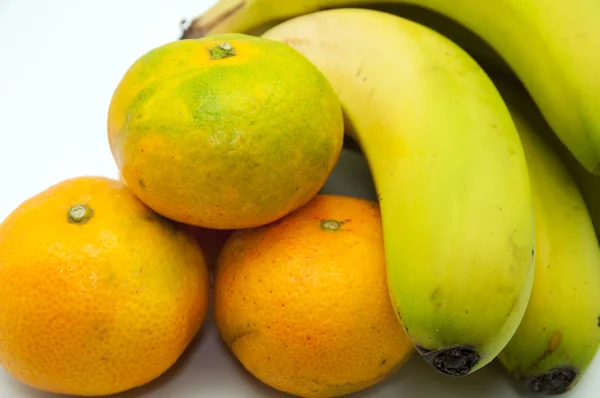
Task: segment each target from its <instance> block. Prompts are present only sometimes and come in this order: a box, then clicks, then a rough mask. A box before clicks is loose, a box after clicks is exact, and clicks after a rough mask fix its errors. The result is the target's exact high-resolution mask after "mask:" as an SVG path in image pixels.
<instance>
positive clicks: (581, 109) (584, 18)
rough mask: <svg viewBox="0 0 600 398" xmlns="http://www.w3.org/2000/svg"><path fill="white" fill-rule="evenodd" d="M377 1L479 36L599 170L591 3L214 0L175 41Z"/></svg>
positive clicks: (598, 88)
mask: <svg viewBox="0 0 600 398" xmlns="http://www.w3.org/2000/svg"><path fill="white" fill-rule="evenodd" d="M383 3H404V4H413V5H418V6H422V7H425V8H428V9H430V10H433V11H435V12H438V13H440V14H442V15H445V16H447V17H449V18H451V19H453V20H455V21H457V22H459V23H460V24H462V25H464V26H465V27H467V28H468V29H470V30H471V31H473V32H474V33H475V34H477V35H478V36H480V37H481V38H482V39H483V40H484V41H486V42H487V43H488V44H490V45H491V47H492V48H493V49H495V50H496V51H497V52H498V54H500V56H502V58H503V59H504V60H505V61H506V63H507V64H508V65H509V66H510V67H511V68H512V70H513V71H514V72H515V74H516V75H517V76H518V77H519V79H520V80H521V81H522V82H523V84H524V85H525V87H526V88H527V90H528V91H529V92H530V93H531V95H532V97H533V98H534V100H535V102H536V104H537V105H538V107H539V108H540V109H541V112H542V114H543V115H544V117H545V118H546V119H547V120H548V121H549V123H550V125H551V126H552V128H553V130H554V131H555V132H556V134H557V135H558V137H560V139H561V141H562V142H563V143H564V144H565V146H566V147H567V148H569V150H570V151H571V152H572V153H573V154H574V156H575V158H576V159H577V160H578V161H579V162H580V163H581V164H582V165H583V166H584V167H585V168H586V169H587V170H588V171H589V172H591V173H593V174H595V175H600V79H597V76H596V75H597V72H598V70H600V51H598V49H599V48H600V23H598V15H600V1H598V0H571V1H564V0H544V1H539V0H494V1H481V0H453V1H448V0H287V1H282V0H220V1H219V2H218V3H217V4H215V5H214V6H213V7H212V8H210V9H209V10H208V11H207V12H206V13H205V14H203V15H201V16H200V17H197V18H195V19H194V20H193V21H192V23H191V24H190V26H189V28H188V29H186V31H185V32H184V34H183V36H182V38H193V37H199V36H203V35H207V34H214V33H222V32H240V33H245V32H250V31H252V30H256V29H259V30H260V28H261V26H262V25H264V24H266V23H271V24H272V23H276V22H278V21H282V20H285V19H289V18H292V17H295V16H299V15H302V14H307V13H311V12H315V11H318V10H321V9H326V8H336V7H359V6H368V5H373V4H383Z"/></svg>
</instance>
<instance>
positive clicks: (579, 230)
mask: <svg viewBox="0 0 600 398" xmlns="http://www.w3.org/2000/svg"><path fill="white" fill-rule="evenodd" d="M371 3H372V4H371ZM383 3H389V4H388V5H385V4H384V5H383V6H381V4H383ZM400 3H403V4H404V5H403V6H401V7H397V5H398V4H400ZM375 4H377V6H375ZM406 4H410V5H411V7H412V8H411V7H407V6H406ZM359 6H360V7H361V8H351V7H359ZM414 6H420V7H423V8H416V7H414ZM424 10H425V11H424ZM598 15H600V2H598V1H597V0H573V1H570V2H568V4H567V3H565V2H564V1H562V0H545V1H543V2H542V1H536V0H496V1H493V2H492V1H489V2H488V1H478V0H455V1H447V0H396V1H392V0H388V1H381V0H378V1H370V0H362V1H354V0H312V1H308V0H307V1H301V0H290V1H280V0H246V1H242V0H221V1H220V2H218V3H217V4H216V5H215V6H214V7H213V8H211V9H209V10H208V11H207V12H206V13H205V14H204V15H202V16H200V17H198V18H196V19H195V20H194V21H193V22H192V23H191V25H190V26H189V28H187V30H186V31H185V33H184V35H183V36H182V39H191V38H195V37H201V36H205V35H211V34H215V33H224V32H237V33H247V34H256V35H262V36H263V37H265V38H268V39H272V40H278V41H282V42H284V43H287V44H288V45H290V46H291V47H293V48H295V49H296V50H298V51H299V52H300V53H302V54H303V55H304V56H306V57H307V58H308V59H309V60H310V61H311V62H313V63H314V64H315V65H316V66H317V67H318V68H319V69H320V70H321V71H322V72H323V73H324V74H325V76H326V77H327V78H328V79H329V81H330V82H331V84H332V85H333V87H334V88H335V90H336V92H337V94H338V96H339V98H340V100H341V103H342V105H343V109H344V113H345V116H346V119H345V123H346V131H347V134H348V136H349V137H351V138H353V139H354V140H355V141H356V143H357V144H358V146H359V148H360V150H361V151H362V153H363V154H364V156H365V158H366V160H367V162H368V164H369V168H370V170H371V174H372V176H373V182H374V185H375V188H376V190H377V194H378V199H379V203H380V208H381V215H382V222H383V231H384V243H385V250H386V260H387V274H388V286H389V293H390V298H391V301H392V303H393V305H394V308H395V310H396V312H397V315H398V319H399V322H401V323H402V325H403V326H404V328H405V329H406V331H407V334H408V335H409V336H410V338H411V340H412V342H413V343H414V345H415V348H416V350H417V352H419V353H420V354H421V357H422V358H423V359H424V360H425V361H426V362H427V363H428V364H430V365H431V367H432V368H433V369H435V370H437V371H438V372H439V373H442V374H444V375H447V376H451V377H463V376H468V375H470V374H472V373H473V372H475V371H477V370H478V369H481V368H482V367H484V366H486V365H487V364H489V363H490V362H491V361H493V360H494V359H497V360H498V361H499V362H500V363H501V364H502V365H503V366H504V367H505V368H506V369H507V371H508V372H510V373H511V374H513V375H514V377H516V378H517V379H518V380H520V381H521V382H522V383H523V385H524V386H525V387H526V389H528V390H529V391H532V392H538V393H546V394H561V393H564V392H566V391H569V390H571V389H572V388H573V387H574V386H575V385H576V384H577V383H578V381H579V380H580V379H581V378H582V376H583V375H584V374H585V372H586V370H587V369H588V367H589V365H590V364H591V362H592V360H593V359H594V357H595V355H596V352H597V351H598V348H599V346H600V247H599V246H598V239H597V237H598V235H597V233H596V230H595V229H594V225H595V227H596V228H597V229H598V230H600V202H599V201H597V200H596V198H598V199H600V181H599V180H598V179H599V178H600V79H596V77H595V74H594V72H596V71H600V53H599V52H598V51H591V49H592V48H594V49H600V24H598V23H597V20H596V19H595V16H598ZM593 221H594V222H595V223H594V222H593Z"/></svg>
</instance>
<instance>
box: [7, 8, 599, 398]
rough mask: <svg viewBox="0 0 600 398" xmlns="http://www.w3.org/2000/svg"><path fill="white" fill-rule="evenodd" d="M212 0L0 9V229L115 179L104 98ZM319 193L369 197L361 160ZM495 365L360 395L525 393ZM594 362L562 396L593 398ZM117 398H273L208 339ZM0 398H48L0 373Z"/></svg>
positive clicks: (415, 368) (417, 373) (347, 161)
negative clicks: (103, 179)
mask: <svg viewBox="0 0 600 398" xmlns="http://www.w3.org/2000/svg"><path fill="white" fill-rule="evenodd" d="M212 3H213V1H207V0H205V1H203V0H160V1H159V0H152V1H149V0H145V1H142V0H122V1H116V0H111V1H96V2H92V1H81V0H80V1H75V0H71V1H67V0H56V1H52V2H51V1H43V0H38V1H33V0H0V220H2V219H4V218H5V217H6V216H7V215H8V214H9V213H10V211H12V210H13V209H14V208H15V207H16V206H18V205H19V204H20V203H21V202H22V201H23V200H25V199H27V198H28V197H30V196H32V195H35V194H36V193H38V192H40V191H41V190H44V189H46V188H47V187H49V186H50V185H52V184H55V183H57V182H59V181H61V180H63V179H65V178H69V177H75V176H80V175H103V176H108V177H115V178H116V177H117V175H118V174H117V170H116V167H115V165H114V162H113V159H112V157H111V155H110V151H109V147H108V141H107V138H106V112H107V109H108V104H109V101H110V97H111V95H112V92H113V90H114V88H115V87H116V85H117V84H118V82H119V80H120V79H121V77H122V75H123V73H124V72H125V70H126V69H127V68H128V67H129V66H130V65H131V63H133V62H134V61H135V59H136V58H137V57H139V56H140V55H142V54H143V53H145V52H146V51H148V50H150V49H151V48H153V47H156V46H159V45H161V44H164V43H166V42H169V41H172V40H176V39H178V38H179V36H180V34H181V31H180V26H179V22H180V21H181V20H182V19H183V18H192V17H194V16H196V15H198V14H200V13H202V12H203V11H204V10H206V9H207V8H208V7H209V6H210V5H211V4H212ZM324 192H336V193H341V194H348V195H354V196H363V197H369V198H372V199H374V195H373V190H372V185H371V181H370V176H369V172H368V169H367V166H366V164H365V163H364V160H363V159H362V158H361V157H359V156H358V155H356V154H353V153H348V152H346V153H345V154H344V155H343V157H342V159H341V161H340V163H339V164H338V167H337V168H336V170H335V171H334V173H333V175H332V177H331V178H330V180H329V181H328V183H327V185H326V187H325V188H324ZM522 391H523V390H522V389H521V388H520V386H518V385H516V384H515V383H514V382H513V381H512V380H511V379H510V378H509V377H507V376H506V374H505V372H504V371H503V369H502V368H501V367H500V365H499V364H498V363H496V362H494V363H492V364H491V365H488V366H487V367H485V368H484V369H482V370H480V371H478V372H476V373H475V374H473V375H471V376H469V377H467V378H463V379H458V380H453V379H450V378H447V377H445V376H441V375H438V374H437V373H435V372H434V371H433V370H431V369H429V368H428V367H427V366H425V365H424V363H423V361H422V360H421V358H419V357H416V356H415V357H413V358H412V359H411V360H410V361H409V363H408V364H407V365H406V366H405V367H404V368H403V369H401V370H400V371H399V372H398V373H396V374H395V375H394V376H393V377H391V378H389V379H388V380H386V381H385V382H383V383H380V384H379V385H377V386H375V387H373V388H370V389H368V390H365V391H362V392H359V393H358V394H356V395H355V396H360V397H394V398H396V397H411V398H413V397H444V398H454V397H455V398H459V397H460V398H471V397H472V398H475V397H477V398H479V397H489V398H496V397H497V398H510V397H520V396H523V397H525V396H528V395H525V394H523V393H522ZM599 391H600V356H599V357H597V358H596V361H595V362H594V364H593V366H592V368H591V369H590V370H589V373H588V374H587V376H586V377H585V378H584V380H583V381H582V382H581V383H580V384H579V386H578V388H577V389H576V390H575V391H574V392H572V393H570V394H567V395H565V397H567V396H568V397H580V398H594V397H600V393H599ZM119 396H120V397H121V398H125V397H178V398H179V397H181V398H185V397H279V396H283V395H281V394H279V393H277V392H275V391H274V390H272V389H270V388H268V387H266V386H264V385H262V384H261V383H259V382H257V381H256V380H255V379H254V378H252V377H251V376H249V375H248V374H247V373H246V372H245V371H244V370H243V369H242V368H241V367H240V366H239V365H238V364H237V363H236V361H235V360H234V358H233V357H232V356H230V355H229V353H228V352H227V351H226V350H224V348H223V346H222V345H221V343H220V340H219V338H218V333H217V330H216V328H215V326H214V323H213V321H212V319H211V314H209V319H208V320H207V322H206V325H205V328H204V332H203V333H202V334H201V335H200V336H199V338H197V339H196V340H195V341H194V343H193V344H192V345H191V346H190V348H189V349H188V350H187V351H186V353H185V354H184V355H183V357H182V358H181V359H180V361H179V362H178V363H177V364H176V365H175V366H174V367H173V368H172V369H171V370H170V371H169V372H167V373H166V374H165V375H163V376H162V377H161V378H160V379H158V380H156V381H155V382H153V383H150V384H149V385H147V386H144V387H142V388H139V389H136V390H132V391H130V392H128V393H126V394H120V395H119ZM0 397H2V398H4V397H15V398H16V397H28V398H29V397H35V398H42V397H44V398H50V397H52V395H50V394H45V393H41V392H38V391H35V390H33V389H31V388H29V387H26V386H24V385H22V384H21V383H19V382H18V381H16V380H15V379H13V378H11V377H10V376H8V375H7V374H6V373H4V372H3V371H2V370H0Z"/></svg>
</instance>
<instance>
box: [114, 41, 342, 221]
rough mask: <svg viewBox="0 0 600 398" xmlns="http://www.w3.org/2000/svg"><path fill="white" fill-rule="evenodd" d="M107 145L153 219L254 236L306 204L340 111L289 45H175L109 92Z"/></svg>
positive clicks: (333, 146) (143, 61) (145, 59)
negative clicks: (253, 230)
mask: <svg viewBox="0 0 600 398" xmlns="http://www.w3.org/2000/svg"><path fill="white" fill-rule="evenodd" d="M108 139H109V143H110V148H111V151H112V154H113V157H114V159H115V161H116V164H117V166H118V167H119V170H120V172H121V173H122V175H123V178H124V179H125V180H126V181H127V183H128V184H129V186H130V187H131V189H132V190H133V191H134V192H135V193H136V195H137V196H138V197H139V198H140V199H141V200H142V201H143V202H144V203H146V204H147V205H148V206H149V207H151V208H152V209H154V210H155V211H157V212H158V213H160V214H162V215H164V216H166V217H168V218H170V219H172V220H175V221H178V222H181V223H185V224H191V225H196V226H201V227H205V228H214V229H237V228H245V227H253V226H258V225H263V224H266V223H268V222H271V221H274V220H276V219H277V218H280V217H282V216H284V215H285V214H287V213H289V212H291V211H293V210H295V209H296V208H298V207H300V206H301V205H303V204H305V203H306V202H308V201H309V200H310V198H312V197H313V196H314V195H316V194H317V193H318V191H319V189H320V188H321V187H322V185H323V184H324V183H325V181H326V179H327V177H328V176H329V174H330V172H331V171H332V169H333V166H334V165H335V163H336V162H337V160H338V157H339V154H340V151H341V148H342V141H343V117H342V109H341V104H340V102H339V99H338V97H337V94H336V93H335V92H334V89H333V87H332V86H331V84H330V83H329V81H328V80H327V79H326V78H325V76H324V75H323V74H322V73H321V72H320V71H319V70H318V69H317V68H316V67H315V66H314V65H313V64H312V63H311V62H310V61H309V60H307V59H306V58H305V57H304V56H303V55H302V54H300V53H299V52H298V51H296V50H295V49H293V48H292V47H291V46H288V45H287V44H284V43H281V42H278V41H274V40H269V39H264V38H260V37H254V36H249V35H243V34H224V35H216V36H212V37H206V38H202V39H190V40H179V41H175V42H171V43H167V44H164V45H162V46H160V47H157V48H155V49H153V50H151V51H149V52H147V53H146V54H144V55H142V56H141V57H140V58H139V59H137V60H136V61H135V62H134V63H133V65H132V66H131V67H130V68H129V69H128V70H127V72H126V73H125V75H124V76H123V77H122V79H121V81H120V82H119V84H118V86H117V88H116V90H115V92H114V94H113V97H112V100H111V103H110V107H109V113H108Z"/></svg>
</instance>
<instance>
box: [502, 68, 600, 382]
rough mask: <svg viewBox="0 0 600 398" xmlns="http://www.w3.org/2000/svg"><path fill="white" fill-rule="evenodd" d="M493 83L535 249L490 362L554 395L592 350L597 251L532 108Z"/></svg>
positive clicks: (598, 285) (598, 329)
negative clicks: (521, 176)
mask: <svg viewBox="0 0 600 398" xmlns="http://www.w3.org/2000/svg"><path fill="white" fill-rule="evenodd" d="M493 80H494V82H495V84H496V86H497V87H498V89H499V91H500V93H501V95H502V96H503V98H504V100H505V103H506V104H507V106H508V108H509V110H510V112H511V115H512V118H513V120H514V122H515V125H516V126H517V130H518V132H519V135H520V138H521V142H522V143H523V147H524V149H525V158H526V160H527V164H528V169H529V173H530V179H531V187H532V188H531V189H532V194H533V204H534V215H535V230H536V248H537V250H536V258H535V277H534V283H533V291H532V294H531V297H530V300H529V304H528V307H527V310H526V312H525V316H524V317H523V320H522V322H521V324H520V326H519V328H518V329H517V332H516V333H515V335H514V336H513V338H512V339H511V340H510V342H509V343H508V345H507V346H506V347H505V348H504V350H503V351H502V352H501V353H500V355H499V356H498V359H499V360H500V362H501V363H502V364H503V365H504V366H505V367H506V368H507V369H508V370H509V371H510V372H511V373H513V374H514V375H515V376H516V377H517V378H518V379H519V380H521V381H522V382H523V383H524V384H525V386H526V387H527V388H528V389H529V390H530V391H532V392H538V393H546V394H562V393H564V392H566V391H568V390H570V389H571V388H572V387H573V386H575V385H576V384H577V382H578V381H579V380H580V379H581V377H582V376H583V375H584V373H585V371H586V369H587V368H588V366H589V365H590V364H591V362H592V360H593V359H594V356H595V355H596V352H597V351H598V347H599V345H600V247H599V246H598V242H597V239H596V233H595V231H594V227H593V225H592V222H591V219H590V215H589V213H588V210H587V207H586V205H585V202H584V201H583V198H582V196H581V193H580V192H579V190H578V188H577V185H576V183H575V181H574V180H573V178H572V176H571V175H570V174H569V172H568V171H567V169H566V168H565V166H564V165H563V163H562V162H561V160H560V158H559V157H558V155H557V154H556V153H555V151H554V150H553V149H552V147H551V146H550V145H549V144H548V143H547V142H545V141H544V140H543V138H542V136H543V134H547V133H544V132H542V130H540V127H542V128H543V126H544V123H545V122H544V120H543V118H542V116H541V115H540V114H539V112H538V111H537V109H536V107H535V104H534V103H533V102H530V100H529V98H528V97H527V93H526V91H524V90H523V89H522V88H521V87H519V86H518V85H517V84H516V82H515V81H513V80H509V79H507V78H505V77H499V76H494V77H493ZM546 129H547V130H548V128H547V127H546Z"/></svg>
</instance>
